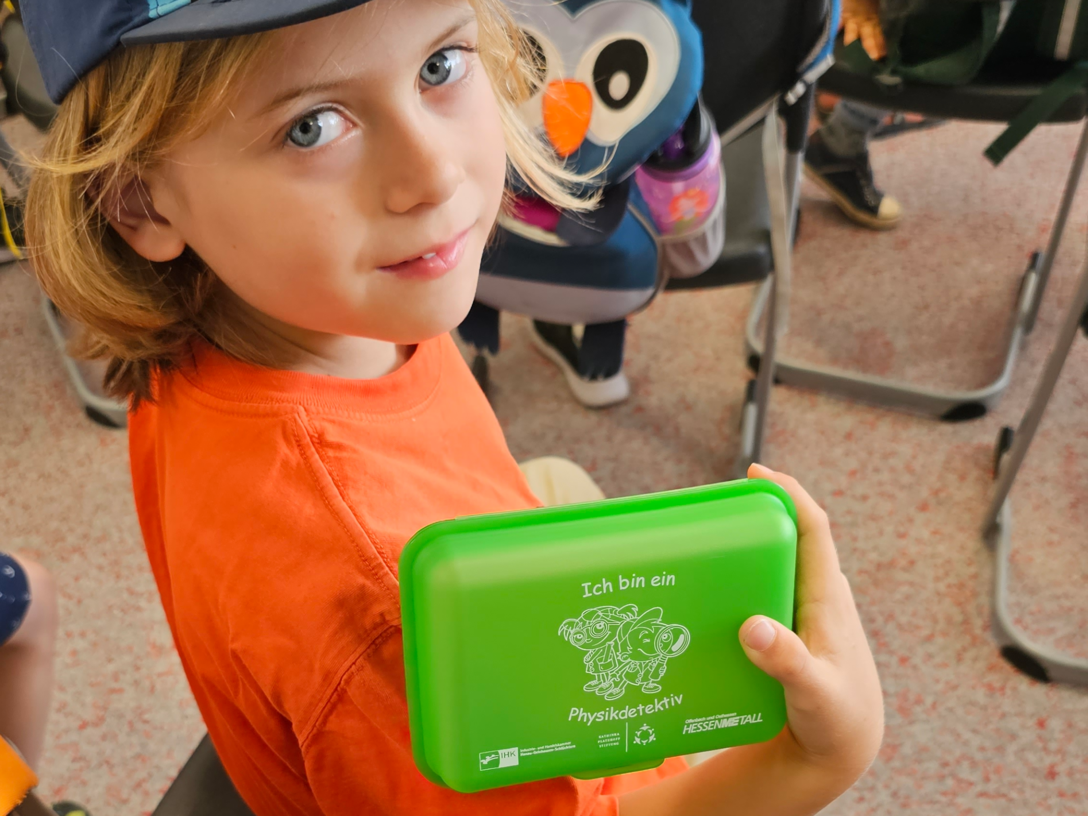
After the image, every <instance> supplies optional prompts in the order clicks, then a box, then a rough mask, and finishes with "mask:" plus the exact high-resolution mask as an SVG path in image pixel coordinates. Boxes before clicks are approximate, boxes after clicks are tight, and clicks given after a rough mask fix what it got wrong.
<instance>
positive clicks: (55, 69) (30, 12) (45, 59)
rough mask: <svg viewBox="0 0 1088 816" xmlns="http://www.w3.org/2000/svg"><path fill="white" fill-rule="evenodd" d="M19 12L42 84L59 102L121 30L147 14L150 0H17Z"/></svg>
mask: <svg viewBox="0 0 1088 816" xmlns="http://www.w3.org/2000/svg"><path fill="white" fill-rule="evenodd" d="M150 2H151V3H152V4H153V3H154V0H150ZM19 14H20V16H21V17H22V19H23V27H24V28H25V29H26V36H27V38H28V39H29V40H30V48H31V50H32V51H33V52H34V59H35V60H36V61H37V63H38V70H40V71H41V72H42V79H44V80H45V88H46V90H48V91H49V96H50V98H51V99H52V100H53V101H54V102H56V103H58V104H59V103H60V101H61V99H63V98H64V95H65V94H66V93H68V91H69V90H70V89H71V87H72V86H73V85H74V84H75V83H76V80H78V79H79V78H81V77H82V76H84V75H85V74H86V73H87V72H88V71H90V70H91V69H92V68H94V67H95V66H96V65H98V63H99V62H101V61H102V60H103V59H104V58H105V57H106V55H107V54H109V52H110V51H112V50H113V49H114V48H116V47H117V44H118V43H119V42H121V35H122V34H124V33H125V32H126V31H129V30H130V29H133V28H135V27H136V26H138V25H141V24H142V23H146V22H147V21H148V20H149V19H150V9H149V0H22V2H20V3H19Z"/></svg>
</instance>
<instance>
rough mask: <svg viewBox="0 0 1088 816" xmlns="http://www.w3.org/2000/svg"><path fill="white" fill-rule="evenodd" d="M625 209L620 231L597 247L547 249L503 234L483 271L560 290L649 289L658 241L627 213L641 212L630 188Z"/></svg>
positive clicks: (653, 282)
mask: <svg viewBox="0 0 1088 816" xmlns="http://www.w3.org/2000/svg"><path fill="white" fill-rule="evenodd" d="M627 206H628V212H627V214H626V216H625V217H624V218H623V220H622V221H621V222H620V225H619V227H618V228H617V229H616V230H615V232H613V233H612V234H611V235H609V236H607V238H606V239H605V240H603V241H602V242H601V243H599V244H597V245H595V246H577V247H575V246H571V247H557V246H547V245H545V244H538V243H536V242H535V241H530V240H528V239H526V238H522V237H520V236H518V235H513V234H511V233H509V232H506V231H502V233H501V235H500V236H499V237H498V239H497V240H495V241H494V242H493V243H492V245H491V248H490V249H489V251H488V252H487V254H486V255H485V256H484V260H483V263H482V264H481V272H483V273H484V274H489V275H495V276H497V277H507V278H515V279H517V280H525V281H535V282H538V283H554V284H558V285H561V286H585V287H589V288H591V289H615V290H620V291H624V290H638V289H647V290H652V289H653V288H654V287H655V286H656V285H657V243H656V241H655V240H654V236H653V235H651V234H650V233H649V231H648V230H647V229H646V227H644V226H643V225H642V222H641V221H639V219H638V218H636V217H635V216H634V215H633V214H632V213H631V212H630V210H631V208H632V207H634V208H637V209H638V210H639V211H640V212H642V213H645V202H644V201H643V199H642V197H641V196H640V195H639V194H638V188H637V187H635V185H633V184H632V185H631V196H630V198H629V200H628V205H627ZM647 217H648V216H647ZM493 305H497V304H493ZM529 316H530V317H537V316H538V315H529Z"/></svg>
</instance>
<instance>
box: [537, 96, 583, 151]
mask: <svg viewBox="0 0 1088 816" xmlns="http://www.w3.org/2000/svg"><path fill="white" fill-rule="evenodd" d="M542 104H543V106H544V131H545V132H546V133H547V134H548V141H550V142H551V143H552V147H554V148H555V152H556V153H558V154H559V155H560V156H562V157H563V158H566V157H567V156H569V155H570V154H571V153H573V152H574V151H575V150H577V149H578V146H579V145H581V144H582V142H583V141H584V140H585V138H586V133H587V132H588V131H589V121H590V119H591V118H592V115H593V94H591V93H590V91H589V88H587V87H586V85H585V83H582V82H577V81H575V80H573V79H555V80H552V81H551V82H549V83H548V87H547V89H546V90H545V91H544V101H543V103H542Z"/></svg>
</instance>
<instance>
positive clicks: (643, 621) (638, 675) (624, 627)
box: [605, 606, 691, 699]
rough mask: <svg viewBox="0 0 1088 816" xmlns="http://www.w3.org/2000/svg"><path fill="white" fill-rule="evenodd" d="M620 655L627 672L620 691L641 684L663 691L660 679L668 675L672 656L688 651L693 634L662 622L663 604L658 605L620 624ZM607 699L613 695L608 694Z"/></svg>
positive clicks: (646, 688) (651, 691)
mask: <svg viewBox="0 0 1088 816" xmlns="http://www.w3.org/2000/svg"><path fill="white" fill-rule="evenodd" d="M617 637H618V641H619V646H618V648H619V658H620V663H621V664H622V665H623V674H622V677H621V679H620V683H618V684H617V683H614V684H613V685H619V694H617V695H616V696H617V697H618V696H620V695H621V694H623V690H624V688H625V687H626V686H627V685H628V684H630V685H633V686H641V687H642V690H643V691H644V692H646V693H647V694H656V693H657V692H659V691H661V686H660V685H659V684H658V682H657V681H658V680H660V679H661V678H662V677H664V676H665V668H666V664H667V663H668V660H669V658H671V657H677V656H678V655H681V654H683V653H684V651H685V650H686V649H687V648H688V644H689V643H690V642H691V633H690V632H688V630H687V629H686V628H685V627H683V626H680V625H679V624H675V623H674V624H671V625H670V624H664V623H662V622H661V607H657V606H655V607H654V608H653V609H651V610H649V611H648V612H646V613H644V614H643V615H642V617H640V618H639V619H638V620H635V621H626V622H624V623H623V624H621V625H620V629H619V632H618V633H617ZM605 699H613V698H609V696H608V695H607V694H606V695H605Z"/></svg>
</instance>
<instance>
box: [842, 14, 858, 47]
mask: <svg viewBox="0 0 1088 816" xmlns="http://www.w3.org/2000/svg"><path fill="white" fill-rule="evenodd" d="M857 38H858V24H857V21H855V20H846V21H845V22H844V23H843V25H842V44H843V45H850V43H852V42H853V41H854V40H856V39H857Z"/></svg>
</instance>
